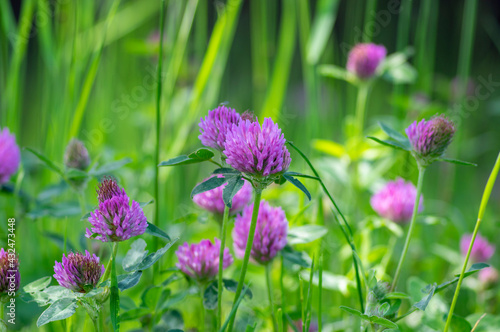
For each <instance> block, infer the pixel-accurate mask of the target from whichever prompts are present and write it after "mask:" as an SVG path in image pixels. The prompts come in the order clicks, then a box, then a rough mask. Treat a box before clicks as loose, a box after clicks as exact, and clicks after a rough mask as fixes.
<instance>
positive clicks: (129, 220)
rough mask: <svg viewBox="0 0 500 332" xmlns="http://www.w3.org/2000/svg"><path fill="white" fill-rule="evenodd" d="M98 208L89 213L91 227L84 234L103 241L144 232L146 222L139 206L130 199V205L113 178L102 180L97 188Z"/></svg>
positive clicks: (113, 240)
mask: <svg viewBox="0 0 500 332" xmlns="http://www.w3.org/2000/svg"><path fill="white" fill-rule="evenodd" d="M97 198H98V199H99V208H98V209H96V210H95V211H94V212H92V213H91V214H90V217H89V222H90V223H91V224H92V226H93V227H92V228H91V229H90V230H89V229H88V228H87V232H86V234H85V236H87V237H88V238H91V237H92V234H94V233H95V234H97V236H96V239H98V240H101V241H103V242H119V241H125V240H127V239H130V238H131V237H133V236H137V235H141V234H144V232H145V231H146V228H147V227H148V222H147V219H146V216H145V215H144V212H143V211H142V208H141V206H140V205H139V203H137V202H136V201H132V206H130V204H129V201H130V199H129V198H128V196H127V194H126V193H125V190H123V189H122V188H120V187H119V186H118V185H117V183H116V181H115V180H114V179H106V180H104V181H103V182H102V183H101V184H100V186H99V189H98V190H97Z"/></svg>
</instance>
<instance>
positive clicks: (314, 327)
mask: <svg viewBox="0 0 500 332" xmlns="http://www.w3.org/2000/svg"><path fill="white" fill-rule="evenodd" d="M293 325H295V327H296V328H297V330H299V331H302V329H303V327H304V323H303V322H302V319H299V320H297V321H295V322H294V323H293ZM288 331H289V332H293V331H294V329H293V328H292V327H288ZM307 331H308V332H317V331H318V322H316V321H311V322H310V323H309V330H307Z"/></svg>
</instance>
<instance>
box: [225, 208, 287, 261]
mask: <svg viewBox="0 0 500 332" xmlns="http://www.w3.org/2000/svg"><path fill="white" fill-rule="evenodd" d="M252 212H253V206H251V205H249V206H247V207H245V209H243V213H242V214H241V215H238V216H237V217H236V220H235V223H234V229H233V242H234V251H235V253H236V256H238V257H240V258H242V257H244V255H245V248H246V245H247V240H248V232H249V231H250V223H251V221H252ZM287 233H288V221H287V220H286V215H285V212H284V211H283V209H282V208H281V207H272V206H270V205H269V203H267V202H266V201H262V202H261V203H260V208H259V215H258V217H257V226H256V229H255V238H254V241H253V246H252V251H251V257H252V259H253V260H254V261H256V262H258V263H260V264H267V263H268V262H270V261H271V260H272V259H273V258H274V257H275V256H276V255H277V254H278V252H279V251H280V250H281V249H283V248H284V247H285V246H286V243H287V238H286V236H287Z"/></svg>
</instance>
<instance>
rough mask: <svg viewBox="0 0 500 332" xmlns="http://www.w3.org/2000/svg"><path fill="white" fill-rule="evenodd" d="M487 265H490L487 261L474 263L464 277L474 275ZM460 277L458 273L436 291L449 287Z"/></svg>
mask: <svg viewBox="0 0 500 332" xmlns="http://www.w3.org/2000/svg"><path fill="white" fill-rule="evenodd" d="M486 267H489V265H488V264H486V263H475V264H472V266H471V267H470V268H469V269H468V270H467V271H466V272H465V273H464V278H467V277H468V276H470V275H473V274H474V273H477V272H478V271H479V270H482V269H484V268H486ZM459 278H460V275H459V274H456V275H455V278H453V279H452V280H450V281H447V282H444V283H442V284H440V285H439V286H437V288H436V293H437V292H440V291H442V290H443V289H445V288H446V287H448V286H450V285H453V284H455V283H457V282H458V279H459ZM427 287H430V286H427Z"/></svg>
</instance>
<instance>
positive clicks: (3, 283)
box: [0, 248, 21, 293]
mask: <svg viewBox="0 0 500 332" xmlns="http://www.w3.org/2000/svg"><path fill="white" fill-rule="evenodd" d="M9 255H10V259H9ZM20 281H21V274H20V273H19V259H18V257H17V255H16V254H14V253H8V252H7V251H5V250H4V249H3V248H1V249H0V293H10V292H16V291H17V290H18V289H19V284H20Z"/></svg>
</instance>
